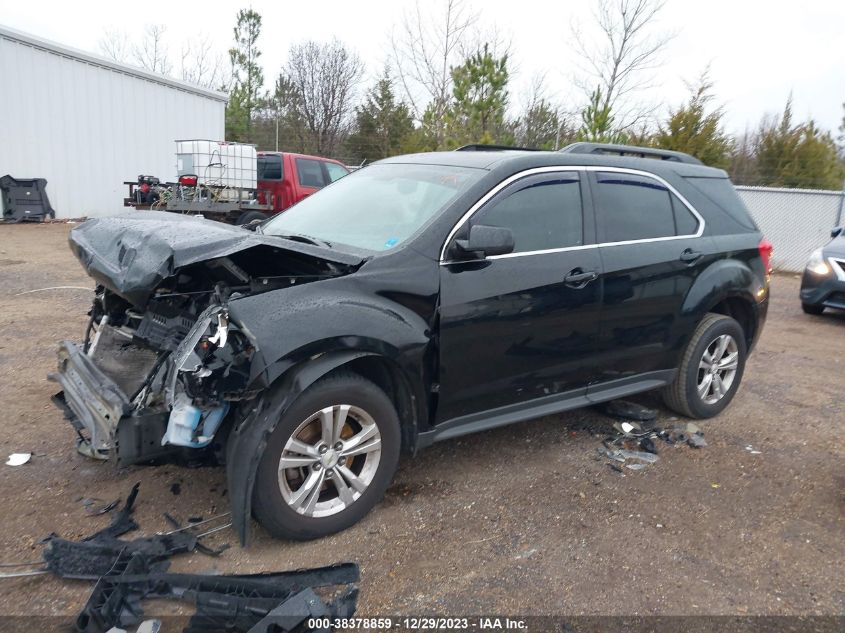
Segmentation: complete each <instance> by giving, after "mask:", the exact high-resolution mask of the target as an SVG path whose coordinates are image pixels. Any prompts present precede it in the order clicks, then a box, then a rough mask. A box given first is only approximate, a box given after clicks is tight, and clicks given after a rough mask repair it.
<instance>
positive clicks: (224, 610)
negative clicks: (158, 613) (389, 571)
mask: <svg viewBox="0 0 845 633" xmlns="http://www.w3.org/2000/svg"><path fill="white" fill-rule="evenodd" d="M165 564H166V563H165ZM359 577H360V572H359V569H358V565H356V564H355V563H343V564H340V565H335V566H332V567H320V568H316V569H305V570H298V571H289V572H279V573H267V574H251V575H243V576H224V575H218V576H207V575H199V574H170V573H165V572H163V571H161V569H160V568H159V569H157V568H156V566H155V565H153V566H151V565H150V562H149V560H148V559H147V558H146V557H145V556H144V555H143V554H139V553H133V554H129V555H128V554H125V553H123V554H121V555H120V557H119V558H118V560H117V561H116V562H115V564H114V567H113V569H111V570H110V571H109V572H108V573H107V574H104V575H103V577H102V578H100V580H99V581H98V582H97V585H96V586H95V587H94V591H93V592H92V593H91V597H90V598H89V599H88V603H87V604H86V605H85V608H84V609H83V610H82V613H80V614H79V617H78V618H77V620H76V628H77V630H78V631H80V632H81V633H105V632H106V631H108V630H109V629H110V628H111V627H121V628H123V627H127V626H133V625H135V624H138V623H139V622H141V620H142V619H143V609H142V606H141V603H142V601H144V600H148V599H168V600H183V601H189V602H193V603H194V604H195V605H196V612H195V613H194V615H193V616H192V617H191V620H190V622H189V623H188V627H187V628H186V629H185V630H187V631H244V632H247V631H249V632H255V633H269V632H270V631H293V630H301V629H298V628H297V627H298V626H300V625H302V624H303V623H306V621H307V620H308V619H309V618H315V617H316V618H330V619H334V618H348V617H350V616H351V615H353V614H354V613H355V608H356V606H357V601H358V587H357V585H356V584H355V583H357V582H358V580H359ZM333 586H336V587H342V588H343V589H341V591H340V593H337V592H335V595H334V596H333V597H331V598H325V599H324V598H321V597H320V596H319V595H317V593H316V592H315V591H314V589H315V588H325V587H333Z"/></svg>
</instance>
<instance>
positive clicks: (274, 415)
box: [52, 144, 771, 539]
mask: <svg viewBox="0 0 845 633" xmlns="http://www.w3.org/2000/svg"><path fill="white" fill-rule="evenodd" d="M476 149H477V148H476ZM70 245H71V248H72V249H73V251H74V253H75V254H76V256H77V257H78V258H79V260H80V261H81V262H82V264H83V265H84V266H85V268H86V269H87V271H88V273H89V274H90V275H91V276H92V277H93V278H94V279H95V280H96V283H97V287H96V291H95V297H94V303H93V306H92V309H91V321H90V324H89V328H88V332H87V333H86V335H85V340H84V342H83V343H82V344H79V345H77V344H74V343H69V342H66V343H64V344H62V346H61V348H60V351H59V359H60V360H59V371H58V373H56V374H54V375H52V379H53V380H55V381H56V382H58V383H60V384H61V386H62V389H63V394H59V396H58V398H57V402H58V403H59V404H60V405H61V406H62V407H64V409H65V411H66V413H67V415H68V417H69V418H70V419H71V421H72V423H73V424H74V426H75V427H76V428H77V430H78V431H79V433H80V434H81V435H82V436H83V437H84V442H85V447H86V450H87V452H88V453H89V454H94V455H97V456H100V457H108V458H111V459H114V460H116V461H117V462H118V463H119V464H131V463H142V462H149V461H151V460H160V459H165V458H170V457H172V456H173V455H174V453H179V452H183V453H184V452H188V453H191V452H194V451H197V450H204V451H206V452H216V453H217V454H218V455H220V456H222V457H224V458H225V461H226V464H227V477H228V491H229V497H230V499H231V504H232V513H233V523H234V525H235V527H236V529H237V530H238V531H239V533H240V535H241V538H242V539H246V537H247V535H248V525H249V517H250V516H251V515H253V514H254V516H255V517H256V518H257V519H258V521H259V522H260V523H261V524H262V525H263V526H264V527H265V528H266V529H267V530H268V531H269V532H270V533H272V534H274V535H277V536H280V537H286V538H297V539H307V538H314V537H318V536H321V535H325V534H329V533H332V532H335V531H337V530H341V529H344V528H346V527H348V526H350V525H352V524H353V523H355V522H356V521H358V520H359V519H360V518H361V517H363V516H364V515H365V514H366V513H367V512H368V511H369V510H370V509H371V508H372V507H373V506H374V505H375V504H376V503H377V502H378V500H379V499H380V498H381V496H382V495H383V493H384V491H385V489H386V488H387V486H388V485H389V483H390V481H391V478H392V477H393V474H394V471H395V469H396V466H397V461H398V459H399V455H400V452H402V451H406V452H410V453H414V452H416V451H419V450H420V449H421V448H423V447H425V446H428V445H430V444H432V443H433V442H437V441H440V440H446V439H450V438H454V437H458V436H461V435H465V434H467V433H474V432H476V431H482V430H485V429H490V428H494V427H498V426H502V425H505V424H511V423H514V422H519V421H521V420H526V419H529V418H535V417H538V416H544V415H548V414H553V413H559V412H561V411H566V410H570V409H574V408H577V407H583V406H586V405H590V404H594V403H598V402H602V401H607V400H611V399H614V398H619V397H622V396H628V395H631V394H635V393H638V392H642V391H647V390H651V389H661V390H662V391H663V395H664V398H665V401H666V403H667V405H668V406H669V407H670V408H671V409H672V410H674V411H677V412H678V413H681V414H683V415H686V416H690V417H693V418H709V417H711V416H714V415H717V414H718V413H719V412H720V411H722V410H723V409H724V408H725V407H726V406H727V405H728V403H729V402H730V401H731V399H732V398H733V397H734V395H735V394H736V392H737V389H738V387H739V384H740V381H741V379H742V374H743V370H744V368H745V362H746V358H747V355H748V353H749V352H750V350H751V349H752V347H753V346H754V343H755V341H756V340H757V338H758V337H759V335H760V331H761V329H762V327H763V323H764V320H765V316H766V311H767V306H768V293H769V287H768V273H769V271H768V265H769V264H768V259H769V255H770V251H771V246H770V245H769V244H768V242H766V241H765V240H764V239H763V236H762V235H761V234H760V231H759V230H758V229H757V227H756V226H755V224H754V222H753V221H752V220H751V218H750V217H749V215H748V213H747V211H746V209H745V208H744V206H743V204H742V202H740V200H739V198H738V197H737V195H736V193H735V191H734V188H733V186H732V185H731V183H730V181H729V180H728V177H727V175H726V174H725V172H723V171H721V170H718V169H712V168H708V167H705V166H703V165H701V164H700V163H699V162H698V161H697V160H696V159H694V158H692V157H690V156H687V155H684V154H677V153H673V152H658V151H655V150H647V149H642V148H630V147H622V146H604V145H591V144H577V145H574V146H570V147H569V148H567V149H565V150H564V151H561V152H531V151H454V152H441V153H431V154H418V155H412V156H400V157H396V158H391V159H387V160H383V161H380V162H378V163H376V164H373V165H371V166H368V167H366V168H364V169H361V170H359V171H356V172H355V173H353V174H351V175H349V176H347V177H345V178H342V179H340V180H338V181H337V182H336V183H333V184H332V185H330V186H328V187H326V188H324V189H323V190H321V191H320V192H318V193H316V194H314V195H313V196H310V197H309V198H307V199H305V200H303V201H302V202H300V203H299V204H297V205H295V206H293V207H291V208H290V209H289V210H288V211H286V212H285V213H283V214H281V215H279V216H278V217H276V218H273V219H271V220H269V221H267V222H265V223H264V224H262V225H260V226H259V227H258V228H257V230H255V231H249V230H247V229H244V228H240V227H235V226H227V225H224V224H219V223H215V222H210V221H205V220H202V219H195V218H186V217H178V216H173V215H171V214H164V213H153V212H145V213H143V214H141V213H135V214H132V215H127V216H123V217H115V218H109V219H95V220H89V221H88V222H86V223H85V224H82V225H80V226H79V227H77V228H75V229H74V230H73V231H72V232H71V235H70Z"/></svg>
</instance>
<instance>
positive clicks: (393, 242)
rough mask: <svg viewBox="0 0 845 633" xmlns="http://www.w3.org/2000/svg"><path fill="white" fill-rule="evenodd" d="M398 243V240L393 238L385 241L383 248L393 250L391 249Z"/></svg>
mask: <svg viewBox="0 0 845 633" xmlns="http://www.w3.org/2000/svg"><path fill="white" fill-rule="evenodd" d="M398 243H399V240H398V239H396V238H395V237H391V238H390V239H389V240H387V241H386V242H385V243H384V245H385V247H387V248H393V247H394V246H396V245H397V244H398Z"/></svg>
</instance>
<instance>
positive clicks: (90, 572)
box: [42, 484, 225, 580]
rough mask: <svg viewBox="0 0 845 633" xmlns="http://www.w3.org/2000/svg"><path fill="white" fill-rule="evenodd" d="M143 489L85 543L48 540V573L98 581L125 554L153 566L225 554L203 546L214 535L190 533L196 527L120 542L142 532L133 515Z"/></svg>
mask: <svg viewBox="0 0 845 633" xmlns="http://www.w3.org/2000/svg"><path fill="white" fill-rule="evenodd" d="M139 487H140V484H135V485H134V486H133V487H132V491H131V492H130V493H129V496H128V497H127V498H126V503H125V504H124V505H123V508H122V509H121V510H120V512H119V513H118V514H117V515H115V517H114V518H113V519H112V522H111V524H109V525H108V527H106V528H104V529H102V530H100V531H98V532H95V533H94V534H91V535H90V536H87V537H85V538H84V539H82V540H81V541H68V540H66V539H63V538H60V537H58V536H56V535H51V536H49V537H47V539H46V540H45V542H46V544H47V547H46V548H45V550H44V552H43V554H42V555H43V557H44V561H45V563H46V569H47V570H48V571H50V572H52V573H53V574H55V575H56V576H59V577H61V578H78V579H83V580H95V579H97V578H99V577H101V576H103V575H104V574H106V573H108V571H109V570H110V569H111V568H112V567H113V566H114V564H115V561H116V560H117V558H118V556H119V555H121V554H127V555H128V554H136V553H137V554H142V555H144V556H145V557H146V559H147V561H148V562H149V563H150V564H153V563H157V562H160V561H164V560H166V559H168V558H170V557H171V556H174V555H175V554H181V553H187V552H193V551H198V552H201V553H203V554H208V555H211V556H217V555H219V554H220V552H222V551H224V550H225V547H224V548H223V549H221V550H212V549H209V548H208V547H206V546H204V545H203V544H202V543H200V539H201V538H202V537H203V536H207V535H208V534H209V533H210V532H206V533H204V534H194V533H192V532H188V531H187V530H188V529H189V528H192V527H195V525H196V524H194V525H188V526H187V527H184V528H183V527H178V528H177V529H175V530H172V531H170V532H165V533H163V534H156V535H155V536H146V537H141V538H136V539H133V540H131V541H126V540H122V539H119V538H118V537H119V536H122V535H123V534H126V533H127V532H132V531H134V530H137V529H138V524H137V523H135V521H134V519H133V518H132V512H133V509H134V505H135V499H136V498H137V496H138V490H139Z"/></svg>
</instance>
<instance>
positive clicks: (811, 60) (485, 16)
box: [0, 0, 845, 133]
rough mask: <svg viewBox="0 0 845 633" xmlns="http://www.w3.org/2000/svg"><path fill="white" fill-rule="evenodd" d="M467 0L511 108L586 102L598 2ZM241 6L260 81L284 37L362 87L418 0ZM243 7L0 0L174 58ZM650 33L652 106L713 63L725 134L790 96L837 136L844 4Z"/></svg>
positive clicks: (742, 12) (222, 44)
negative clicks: (541, 101)
mask: <svg viewBox="0 0 845 633" xmlns="http://www.w3.org/2000/svg"><path fill="white" fill-rule="evenodd" d="M444 1H445V0H425V1H424V2H423V4H422V6H424V7H426V10H430V11H434V10H436V9H437V8H438V7H442V6H443V3H444ZM465 1H468V2H470V4H471V5H472V6H473V9H474V10H475V11H477V12H478V13H479V25H480V27H481V29H482V32H484V31H485V30H486V31H487V32H490V31H491V30H493V29H494V30H495V31H496V32H497V33H498V36H499V38H500V39H503V40H506V41H509V42H510V51H511V55H512V59H511V63H510V67H511V73H512V85H511V103H512V104H513V107H514V108H516V107H518V106H519V105H520V103H521V102H522V101H524V98H525V97H524V95H525V94H526V92H527V86H528V85H529V84H530V82H531V81H532V79H533V78H534V77H535V76H538V75H542V76H543V77H544V78H545V84H546V89H547V93H548V96H549V97H551V98H552V99H554V100H555V101H556V102H559V103H561V104H562V105H563V106H565V107H568V108H576V107H577V106H578V105H579V104H581V103H582V102H583V96H582V92H581V91H579V90H578V89H577V88H576V87H575V85H573V75H574V74H576V73H577V69H578V66H579V64H580V61H579V58H578V56H577V53H576V52H575V51H574V50H573V48H572V45H571V40H572V37H571V33H572V31H571V25H572V24H573V23H581V24H584V25H589V24H590V20H591V19H592V18H591V15H592V11H593V10H594V8H595V0H551V1H550V0H546V1H541V0H519V2H515V1H514V0H465ZM244 6H252V8H253V9H255V10H256V11H258V12H259V13H260V14H261V16H262V19H263V27H262V33H261V37H260V39H259V46H260V48H261V50H262V52H263V56H262V58H261V61H262V62H263V66H264V74H265V78H268V79H267V84H268V86H269V85H270V84H271V83H272V79H271V78H273V77H275V76H276V74H277V73H278V69H279V68H280V67H281V66H282V64H283V63H284V62H285V59H286V56H287V51H288V48H289V47H290V46H291V45H292V44H296V43H299V42H302V41H304V40H308V39H313V40H317V41H328V40H331V39H332V38H337V39H338V40H340V41H341V42H343V43H344V44H346V45H347V46H348V47H349V48H351V49H352V50H354V51H356V52H357V54H358V55H359V56H360V57H361V59H362V60H363V61H364V63H365V66H366V69H367V74H366V75H365V81H364V83H363V85H362V87H366V86H367V85H368V84H370V83H372V81H373V78H374V77H376V76H377V75H379V74H380V72H381V70H382V69H383V68H384V65H385V62H386V61H388V59H389V54H390V35H391V32H392V31H394V30H395V29H397V28H398V26H399V24H400V23H401V20H402V16H403V13H405V12H407V11H408V10H409V9H412V8H413V6H414V0H357V1H354V2H353V1H351V0H321V1H320V2H319V3H316V2H313V1H312V2H308V1H303V0H292V1H290V0H289V1H285V2H280V1H279V0H253V2H252V3H251V5H249V4H246V3H245V4H244ZM239 8H241V6H240V5H239V4H238V3H234V2H222V1H220V0H206V1H204V2H194V1H186V0H180V1H177V2H173V1H172V0H171V1H169V2H165V1H160V0H146V1H145V2H143V3H128V2H114V1H113V0H112V1H103V0H92V1H87V2H86V1H84V0H83V1H82V2H56V1H54V2H46V1H44V0H26V1H21V0H0V23H2V24H3V25H5V26H9V27H12V28H15V29H18V30H21V31H26V32H28V33H30V34H33V35H36V36H39V37H43V38H46V39H50V40H54V41H57V42H60V43H62V44H65V45H68V46H72V47H75V48H79V49H82V50H86V51H91V52H95V53H96V52H98V44H99V41H100V40H101V38H102V37H103V34H104V33H105V32H106V31H108V30H118V31H123V32H126V33H127V34H128V35H129V36H130V37H132V36H138V37H140V34H141V33H142V31H143V28H144V26H145V24H148V23H150V22H151V21H154V20H155V21H157V22H158V23H159V24H161V25H164V26H165V27H166V28H167V34H168V46H169V49H170V51H171V56H172V57H174V58H175V57H177V56H178V50H179V47H180V42H181V39H182V38H183V37H190V36H191V35H192V34H194V33H203V34H205V35H208V36H209V37H210V38H211V39H212V40H213V41H214V42H215V43H216V45H217V46H219V49H220V51H221V52H225V51H226V50H227V49H228V48H229V47H230V46H231V42H232V27H233V26H234V23H235V14H236V13H237V10H238V9H239ZM654 29H655V33H673V34H674V37H673V38H672V39H671V41H670V42H669V43H668V45H667V46H666V48H665V49H664V51H663V55H662V57H663V64H662V65H661V66H660V67H659V68H658V69H657V70H656V71H654V73H653V75H654V78H653V82H652V84H653V86H652V87H651V88H650V89H648V90H646V91H643V93H642V94H641V95H640V96H639V99H640V100H641V101H643V102H644V103H647V104H651V105H652V106H653V107H654V111H655V112H656V113H659V114H662V113H665V112H666V110H667V109H668V107H670V106H677V105H679V104H680V103H682V102H683V101H684V100H685V98H686V96H687V94H688V90H687V87H686V83H687V82H689V81H691V80H695V79H696V78H697V77H698V76H699V75H700V74H701V72H702V71H703V70H704V69H705V68H707V67H708V66H709V75H710V79H711V81H712V82H713V83H714V88H713V91H714V94H715V103H717V104H719V105H722V106H723V107H724V110H725V119H724V120H725V124H726V128H727V129H728V131H730V132H733V133H741V132H742V131H743V130H745V129H746V128H750V129H753V128H755V127H756V126H757V124H758V123H759V121H760V118H761V117H762V116H763V115H766V114H775V113H779V112H781V111H782V110H783V107H784V104H785V102H786V100H787V97H788V96H789V95H790V93H791V94H792V95H793V111H794V114H795V117H796V118H797V119H800V120H804V119H806V118H810V117H812V118H813V119H815V120H816V122H817V123H818V124H820V126H821V127H823V128H825V129H828V130H832V131H834V133H835V130H836V128H837V127H838V126H839V125H840V124H841V123H842V116H843V105H842V104H843V102H845V1H843V0H803V1H802V2H795V1H794V0H792V1H790V2H786V1H782V0H768V1H762V0H709V1H708V2H692V1H690V0H667V2H666V5H665V7H664V9H663V11H662V12H661V14H660V17H659V20H658V21H657V22H656V23H655V25H654Z"/></svg>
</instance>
